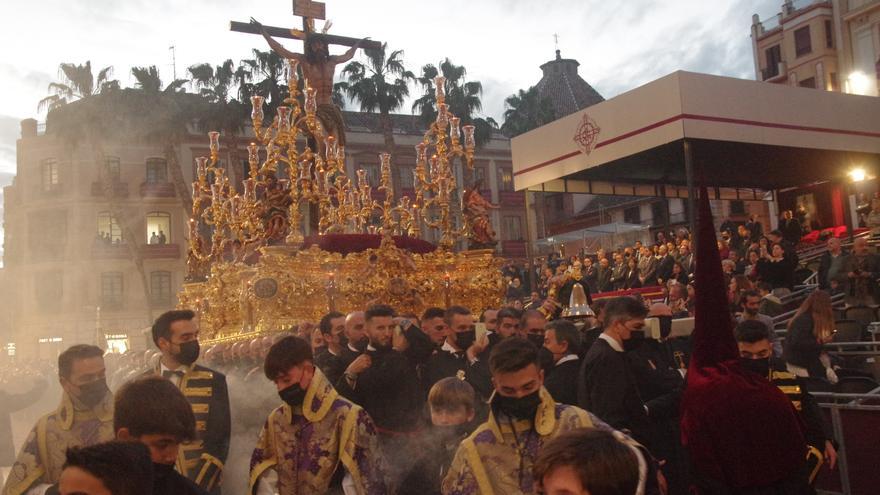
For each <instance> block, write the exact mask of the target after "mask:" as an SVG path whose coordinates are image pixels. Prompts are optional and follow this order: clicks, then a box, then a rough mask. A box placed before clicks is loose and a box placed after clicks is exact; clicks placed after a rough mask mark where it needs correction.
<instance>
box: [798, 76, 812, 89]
mask: <svg viewBox="0 0 880 495" xmlns="http://www.w3.org/2000/svg"><path fill="white" fill-rule="evenodd" d="M798 86H800V87H802V88H814V89H815V88H816V78H815V77H808V78H806V79H803V80H801V81H798Z"/></svg>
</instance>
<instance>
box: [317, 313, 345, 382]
mask: <svg viewBox="0 0 880 495" xmlns="http://www.w3.org/2000/svg"><path fill="white" fill-rule="evenodd" d="M318 328H319V329H320V330H321V335H323V336H324V343H325V344H326V345H327V347H326V349H322V350H320V351H318V354H317V355H316V356H315V366H317V367H318V368H319V369H320V370H321V372H322V373H324V376H326V377H327V380H328V381H329V382H330V383H336V382H337V381H338V380H339V379H340V378H341V377H342V372H343V371H345V368H346V367H347V366H348V364H345V362H344V361H343V349H345V348H344V347H343V345H342V343H343V341H344V339H343V333H344V332H345V315H344V314H342V313H340V312H339V311H331V312H329V313H327V314H326V315H324V316H323V317H322V318H321V321H320V322H319V323H318Z"/></svg>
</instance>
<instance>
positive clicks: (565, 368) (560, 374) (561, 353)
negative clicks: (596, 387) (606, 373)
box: [544, 320, 581, 406]
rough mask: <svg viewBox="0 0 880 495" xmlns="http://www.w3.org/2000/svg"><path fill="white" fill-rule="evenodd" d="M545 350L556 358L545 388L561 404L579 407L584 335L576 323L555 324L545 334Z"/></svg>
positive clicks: (549, 325)
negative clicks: (578, 388) (578, 389)
mask: <svg viewBox="0 0 880 495" xmlns="http://www.w3.org/2000/svg"><path fill="white" fill-rule="evenodd" d="M544 347H545V348H546V349H547V351H549V352H550V354H552V355H553V367H551V368H550V370H549V371H548V372H547V376H546V378H545V379H544V388H546V389H547V391H548V392H550V395H551V396H553V399H555V400H556V402H559V403H560V404H568V405H570V406H576V405H577V384H578V376H579V375H580V368H581V362H580V358H579V357H578V356H579V355H580V353H581V334H580V332H578V329H577V327H575V326H574V323H572V322H570V321H568V320H554V321H551V322H550V323H548V324H547V329H546V330H545V332H544Z"/></svg>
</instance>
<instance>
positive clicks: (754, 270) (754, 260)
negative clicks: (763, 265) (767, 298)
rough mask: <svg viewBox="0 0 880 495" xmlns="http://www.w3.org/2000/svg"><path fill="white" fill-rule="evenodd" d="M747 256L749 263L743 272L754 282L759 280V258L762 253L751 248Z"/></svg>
mask: <svg viewBox="0 0 880 495" xmlns="http://www.w3.org/2000/svg"><path fill="white" fill-rule="evenodd" d="M747 258H748V259H747V264H746V268H745V270H744V271H743V274H744V275H745V276H746V277H749V280H751V281H752V282H754V281H756V280H758V260H760V259H761V255H760V254H759V253H758V251H755V250H754V249H750V250H749V252H748V254H747Z"/></svg>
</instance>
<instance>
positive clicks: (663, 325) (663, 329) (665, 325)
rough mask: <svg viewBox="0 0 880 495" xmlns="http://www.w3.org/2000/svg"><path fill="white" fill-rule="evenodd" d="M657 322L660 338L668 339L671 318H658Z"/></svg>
mask: <svg viewBox="0 0 880 495" xmlns="http://www.w3.org/2000/svg"><path fill="white" fill-rule="evenodd" d="M657 320H659V321H660V337H661V338H664V339H665V338H666V337H669V334H670V333H672V317H671V316H658V317H657Z"/></svg>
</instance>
